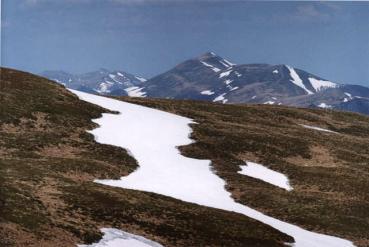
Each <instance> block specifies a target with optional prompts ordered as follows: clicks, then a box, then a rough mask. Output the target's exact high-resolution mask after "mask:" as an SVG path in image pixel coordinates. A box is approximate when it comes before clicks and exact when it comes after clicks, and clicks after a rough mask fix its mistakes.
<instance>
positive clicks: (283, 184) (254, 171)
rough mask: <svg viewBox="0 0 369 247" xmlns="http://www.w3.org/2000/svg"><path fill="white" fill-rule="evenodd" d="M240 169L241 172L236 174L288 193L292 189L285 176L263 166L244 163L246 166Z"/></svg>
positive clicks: (248, 162)
mask: <svg viewBox="0 0 369 247" xmlns="http://www.w3.org/2000/svg"><path fill="white" fill-rule="evenodd" d="M240 167H241V171H239V172H238V173H239V174H242V175H246V176H249V177H253V178H257V179H260V180H263V181H264V182H267V183H270V184H272V185H275V186H278V187H280V188H282V189H285V190H288V191H290V190H292V189H293V188H292V187H291V186H290V183H289V181H288V178H287V176H286V175H284V174H282V173H279V172H276V171H273V170H271V169H269V168H267V167H265V166H263V165H260V164H257V163H254V162H250V161H246V165H245V166H240Z"/></svg>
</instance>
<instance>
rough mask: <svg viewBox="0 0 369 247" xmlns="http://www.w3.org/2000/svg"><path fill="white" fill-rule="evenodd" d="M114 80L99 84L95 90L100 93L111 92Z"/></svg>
mask: <svg viewBox="0 0 369 247" xmlns="http://www.w3.org/2000/svg"><path fill="white" fill-rule="evenodd" d="M112 84H113V83H112V82H109V81H105V82H102V83H100V84H99V87H98V89H96V90H95V91H96V92H98V93H110V87H111V86H112Z"/></svg>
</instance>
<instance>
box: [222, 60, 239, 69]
mask: <svg viewBox="0 0 369 247" xmlns="http://www.w3.org/2000/svg"><path fill="white" fill-rule="evenodd" d="M219 62H220V63H221V64H222V65H224V67H226V68H230V67H232V66H234V65H236V64H234V63H231V62H230V61H228V60H227V59H224V58H223V59H222V60H220V61H219Z"/></svg>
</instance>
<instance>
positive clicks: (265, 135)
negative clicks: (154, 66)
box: [122, 97, 369, 246]
mask: <svg viewBox="0 0 369 247" xmlns="http://www.w3.org/2000/svg"><path fill="white" fill-rule="evenodd" d="M122 99H123V100H125V101H128V102H133V103H138V104H141V105H145V106H150V107H154V108H158V109H162V110H165V111H169V112H173V113H176V114H179V115H183V116H187V117H190V118H193V119H194V120H195V121H196V122H197V123H198V124H194V125H193V126H192V128H193V130H194V131H193V134H192V138H193V139H194V140H196V142H195V143H194V144H192V145H189V146H184V147H181V150H182V153H184V154H186V155H187V156H190V157H195V158H202V159H211V160H212V161H213V166H214V168H215V171H216V172H217V174H218V175H219V176H221V177H222V178H223V179H225V180H226V182H227V184H228V190H229V191H231V192H232V195H233V197H234V198H235V199H236V200H238V201H240V202H241V203H244V204H246V205H249V206H251V207H253V208H256V209H259V210H260V211H263V212H265V213H266V214H268V215H271V216H275V217H277V218H279V219H283V220H286V221H288V222H291V223H295V224H297V225H300V226H303V227H305V228H307V229H310V230H313V231H317V232H322V233H327V234H332V235H336V236H341V237H343V238H347V239H350V240H353V241H354V242H355V243H356V244H357V245H359V246H369V117H367V116H362V115H358V114H353V113H344V112H334V111H324V110H309V109H296V108H288V107H279V106H266V105H222V104H212V103H206V102H195V101H173V100H164V99H163V100H160V99H140V98H124V97H123V98H122ZM298 124H308V125H313V126H319V127H323V128H329V129H331V130H334V131H337V132H339V133H340V134H327V133H324V132H320V131H315V130H310V129H306V128H303V127H301V126H300V125H298ZM244 160H249V161H255V162H259V163H261V164H264V165H266V166H268V167H270V168H271V169H274V170H277V171H280V172H282V173H284V174H287V175H288V177H289V178H290V180H291V183H292V186H293V187H294V190H293V191H292V192H287V191H285V190H282V189H279V188H278V187H275V186H272V185H269V184H267V183H264V182H262V181H259V180H256V179H253V178H249V177H247V176H244V175H240V174H238V173H237V172H238V171H239V170H240V168H239V165H243V164H244Z"/></svg>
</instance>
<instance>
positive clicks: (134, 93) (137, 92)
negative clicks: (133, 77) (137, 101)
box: [124, 86, 146, 97]
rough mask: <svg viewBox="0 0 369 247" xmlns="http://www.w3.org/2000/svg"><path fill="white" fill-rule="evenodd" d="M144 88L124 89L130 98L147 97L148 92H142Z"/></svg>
mask: <svg viewBox="0 0 369 247" xmlns="http://www.w3.org/2000/svg"><path fill="white" fill-rule="evenodd" d="M143 89H144V88H143V87H141V88H140V87H136V86H135V87H128V88H126V89H124V90H125V91H126V92H127V94H128V96H130V97H146V92H144V91H142V90H143Z"/></svg>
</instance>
